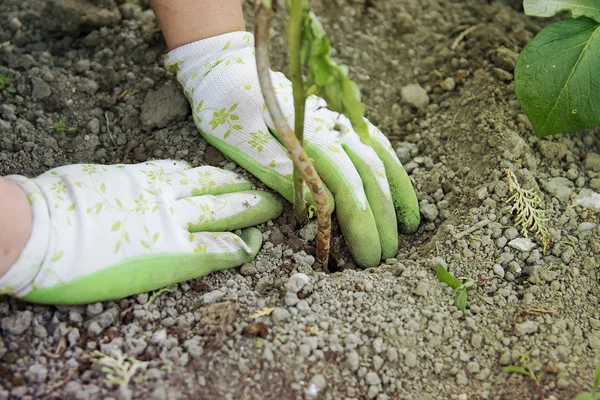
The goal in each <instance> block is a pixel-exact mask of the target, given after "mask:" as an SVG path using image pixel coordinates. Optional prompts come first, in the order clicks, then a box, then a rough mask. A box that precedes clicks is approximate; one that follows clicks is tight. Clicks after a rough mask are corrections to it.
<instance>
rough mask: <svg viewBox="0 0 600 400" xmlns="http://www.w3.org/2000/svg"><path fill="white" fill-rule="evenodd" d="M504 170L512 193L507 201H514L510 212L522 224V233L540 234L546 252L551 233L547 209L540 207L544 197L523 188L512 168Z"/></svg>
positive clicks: (516, 222) (516, 221) (517, 222)
mask: <svg viewBox="0 0 600 400" xmlns="http://www.w3.org/2000/svg"><path fill="white" fill-rule="evenodd" d="M503 172H504V173H505V174H506V177H507V179H508V190H509V192H510V193H512V195H511V196H510V197H509V198H508V199H507V200H506V203H514V204H513V206H512V208H511V209H510V212H511V213H514V214H515V224H516V225H520V226H521V234H522V235H523V236H524V237H527V231H530V232H533V233H535V234H537V235H539V236H540V241H541V242H542V245H543V246H544V252H545V251H546V247H547V246H548V243H549V241H550V233H549V232H548V227H547V226H546V222H547V221H548V218H547V217H546V211H545V210H543V209H541V208H539V207H540V206H541V205H542V199H540V197H539V196H538V195H537V193H535V191H533V190H531V189H523V188H522V187H521V185H520V184H519V181H518V180H517V177H516V176H515V174H514V173H513V172H512V171H511V170H509V169H507V168H505V169H504V170H503Z"/></svg>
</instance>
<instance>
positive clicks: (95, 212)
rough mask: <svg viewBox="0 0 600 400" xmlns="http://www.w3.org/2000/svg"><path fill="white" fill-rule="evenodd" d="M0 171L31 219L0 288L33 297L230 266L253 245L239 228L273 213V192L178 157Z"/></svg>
mask: <svg viewBox="0 0 600 400" xmlns="http://www.w3.org/2000/svg"><path fill="white" fill-rule="evenodd" d="M6 178H7V179H8V180H11V181H13V182H15V183H17V184H18V185H19V186H20V187H21V188H22V189H23V191H24V192H25V193H26V194H27V197H28V198H29V202H30V203H31V208H32V215H33V223H32V229H31V234H30V236H29V239H28V241H27V244H26V245H25V248H24V250H23V251H22V253H21V255H20V256H19V258H18V259H17V261H16V262H15V263H14V264H13V265H12V266H11V267H10V268H9V269H8V271H7V272H6V273H5V274H4V275H2V276H1V277H0V293H8V294H11V295H13V296H17V297H21V298H23V299H24V300H27V301H32V302H37V303H50V304H81V303H89V302H95V301H101V300H110V299H119V298H122V297H126V296H129V295H132V294H136V293H141V292H146V291H149V290H154V289H158V288H161V287H163V286H167V285H170V284H173V283H176V282H181V281H185V280H188V279H192V278H196V277H199V276H202V275H206V274H208V273H210V272H212V271H215V270H220V269H225V268H230V267H235V266H238V265H240V264H242V263H244V262H248V261H250V260H252V259H253V258H254V257H255V256H256V253H257V252H258V250H259V248H260V246H261V243H262V234H261V232H260V231H259V230H258V229H256V228H248V227H251V226H253V225H256V224H259V223H263V222H265V221H268V220H270V219H273V218H276V217H278V216H279V215H280V214H281V212H282V206H281V203H280V202H279V201H278V200H277V199H276V198H275V197H274V196H273V195H271V194H269V193H267V192H263V191H256V190H251V188H252V185H251V184H250V183H249V182H248V181H246V180H245V179H243V178H241V177H238V176H237V175H236V174H234V173H233V172H230V171H225V170H222V169H219V168H214V167H208V166H205V167H199V168H193V169H191V168H190V167H189V166H188V164H187V163H185V162H180V161H170V160H163V161H153V162H147V163H143V164H136V165H110V166H104V165H89V164H81V165H69V166H64V167H60V168H56V169H53V170H50V171H48V172H46V173H44V174H42V175H40V176H38V177H37V178H34V179H28V178H25V177H23V176H19V175H12V176H8V177H6ZM244 228H247V229H244ZM236 229H243V230H242V231H241V233H240V234H239V235H236V234H234V233H231V232H229V231H231V230H236Z"/></svg>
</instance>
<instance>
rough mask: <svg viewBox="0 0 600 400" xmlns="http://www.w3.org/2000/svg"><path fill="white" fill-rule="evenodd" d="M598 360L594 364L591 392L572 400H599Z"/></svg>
mask: <svg viewBox="0 0 600 400" xmlns="http://www.w3.org/2000/svg"><path fill="white" fill-rule="evenodd" d="M598 389H600V360H598V363H597V364H596V371H595V372H594V386H593V388H592V392H591V393H590V392H586V393H580V394H578V395H577V397H575V398H574V399H573V400H598V399H600V392H598Z"/></svg>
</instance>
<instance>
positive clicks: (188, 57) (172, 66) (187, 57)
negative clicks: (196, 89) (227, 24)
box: [165, 31, 254, 90]
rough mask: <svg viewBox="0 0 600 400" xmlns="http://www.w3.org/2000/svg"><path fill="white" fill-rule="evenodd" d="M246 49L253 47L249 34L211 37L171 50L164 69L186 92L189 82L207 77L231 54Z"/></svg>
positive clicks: (228, 34)
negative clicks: (175, 78)
mask: <svg viewBox="0 0 600 400" xmlns="http://www.w3.org/2000/svg"><path fill="white" fill-rule="evenodd" d="M247 47H254V36H253V35H252V34H251V33H250V32H244V31H239V32H231V33H225V34H223V35H218V36H213V37H210V38H207V39H202V40H198V41H196V42H192V43H188V44H186V45H183V46H180V47H177V48H176V49H174V50H171V51H170V52H169V53H168V54H167V55H166V57H165V68H166V69H167V71H169V72H171V73H174V74H177V80H178V81H179V83H180V84H181V85H182V86H183V87H184V88H185V89H186V90H187V88H186V84H187V83H188V82H189V81H190V80H194V79H196V78H198V77H204V76H206V75H208V73H209V72H210V71H211V70H212V69H213V68H214V67H216V66H217V65H219V64H220V63H221V62H223V61H227V58H228V57H230V56H232V55H233V53H235V52H237V51H238V50H241V49H244V48H247Z"/></svg>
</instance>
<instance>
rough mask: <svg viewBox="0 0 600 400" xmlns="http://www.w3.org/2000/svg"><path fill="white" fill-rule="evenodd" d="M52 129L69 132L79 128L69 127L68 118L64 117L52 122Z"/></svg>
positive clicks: (62, 132)
mask: <svg viewBox="0 0 600 400" xmlns="http://www.w3.org/2000/svg"><path fill="white" fill-rule="evenodd" d="M52 129H54V130H55V131H56V133H60V134H64V133H65V132H67V133H75V132H77V128H76V127H74V126H70V127H67V118H66V117H62V118H61V119H59V120H58V121H56V122H55V123H53V124H52Z"/></svg>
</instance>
